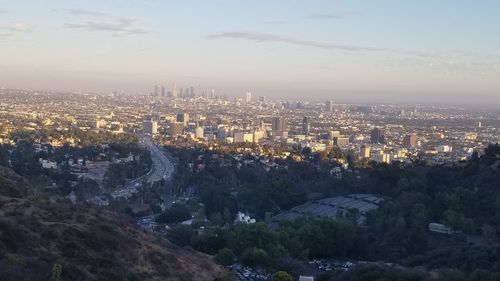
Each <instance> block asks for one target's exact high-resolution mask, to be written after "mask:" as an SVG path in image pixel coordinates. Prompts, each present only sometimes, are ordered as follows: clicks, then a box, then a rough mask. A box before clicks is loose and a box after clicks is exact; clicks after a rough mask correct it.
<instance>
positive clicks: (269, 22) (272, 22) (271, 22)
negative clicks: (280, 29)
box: [265, 20, 288, 24]
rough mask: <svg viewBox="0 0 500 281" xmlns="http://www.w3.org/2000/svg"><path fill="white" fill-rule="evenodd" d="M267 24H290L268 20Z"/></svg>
mask: <svg viewBox="0 0 500 281" xmlns="http://www.w3.org/2000/svg"><path fill="white" fill-rule="evenodd" d="M265 23H267V24H286V23H288V22H287V21H284V20H268V21H266V22H265Z"/></svg>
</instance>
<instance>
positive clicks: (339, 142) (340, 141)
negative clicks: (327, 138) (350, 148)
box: [333, 136, 349, 147]
mask: <svg viewBox="0 0 500 281" xmlns="http://www.w3.org/2000/svg"><path fill="white" fill-rule="evenodd" d="M333 144H335V145H336V146H340V147H342V146H346V145H349V138H347V137H341V136H338V137H334V138H333Z"/></svg>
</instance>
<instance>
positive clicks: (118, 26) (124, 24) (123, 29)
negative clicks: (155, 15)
mask: <svg viewBox="0 0 500 281" xmlns="http://www.w3.org/2000/svg"><path fill="white" fill-rule="evenodd" d="M134 22H135V21H134V20H130V19H120V20H117V21H87V22H84V23H65V24H64V27H66V28H69V29H78V30H85V31H88V32H99V31H103V32H106V31H108V32H112V33H113V34H114V35H116V36H119V35H132V34H146V33H149V30H147V29H144V28H139V27H135V26H134Z"/></svg>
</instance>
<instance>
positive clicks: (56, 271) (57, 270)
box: [50, 263, 62, 281]
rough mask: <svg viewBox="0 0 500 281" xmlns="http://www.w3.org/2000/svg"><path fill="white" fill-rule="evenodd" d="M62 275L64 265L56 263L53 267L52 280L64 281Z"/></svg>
mask: <svg viewBox="0 0 500 281" xmlns="http://www.w3.org/2000/svg"><path fill="white" fill-rule="evenodd" d="M61 274H62V264H60V263H56V264H54V266H53V267H52V277H51V278H50V280H51V281H62V278H61Z"/></svg>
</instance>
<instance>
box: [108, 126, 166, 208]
mask: <svg viewBox="0 0 500 281" xmlns="http://www.w3.org/2000/svg"><path fill="white" fill-rule="evenodd" d="M138 137H139V144H140V145H141V146H144V147H145V148H147V149H148V150H149V152H150V153H151V160H152V162H153V163H152V166H151V170H150V171H149V172H148V173H147V174H146V175H144V176H142V177H139V178H137V179H134V180H132V181H130V182H129V183H127V184H126V185H125V186H124V187H123V188H121V189H118V190H115V191H113V192H112V193H111V197H112V198H113V199H118V198H124V199H128V198H130V197H132V195H133V194H134V193H136V192H137V191H138V188H139V187H140V186H141V184H142V183H143V182H147V183H149V184H153V183H155V182H158V181H160V180H162V179H164V180H166V181H168V180H169V179H170V178H171V177H172V174H173V173H174V165H173V164H172V162H171V161H170V160H169V159H168V157H167V156H166V155H165V153H164V152H163V151H162V149H161V148H159V147H158V146H157V145H156V144H155V143H154V142H153V139H152V138H151V136H149V135H145V134H140V135H138Z"/></svg>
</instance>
